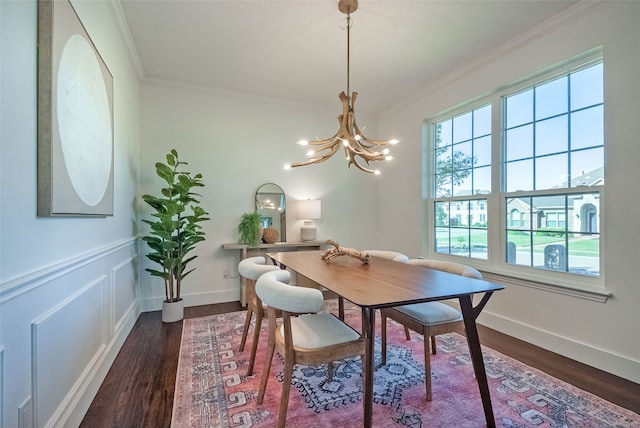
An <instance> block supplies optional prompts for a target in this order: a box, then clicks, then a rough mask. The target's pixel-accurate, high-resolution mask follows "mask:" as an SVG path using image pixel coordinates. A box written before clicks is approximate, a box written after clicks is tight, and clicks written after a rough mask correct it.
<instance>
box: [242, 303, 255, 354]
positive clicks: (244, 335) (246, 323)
mask: <svg viewBox="0 0 640 428" xmlns="http://www.w3.org/2000/svg"><path fill="white" fill-rule="evenodd" d="M252 316H253V306H252V305H251V302H249V305H248V306H247V316H246V318H245V320H244V328H243V329H242V339H241V340H240V352H242V351H244V345H245V343H246V342H247V336H248V334H249V326H250V325H251V317H252Z"/></svg>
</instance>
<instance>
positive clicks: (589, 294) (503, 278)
mask: <svg viewBox="0 0 640 428" xmlns="http://www.w3.org/2000/svg"><path fill="white" fill-rule="evenodd" d="M482 276H483V277H484V279H485V280H487V281H492V282H498V283H500V284H510V285H519V286H523V287H530V288H535V289H538V290H544V291H550V292H552V293H558V294H564V295H565V296H572V297H578V298H581V299H587V300H592V301H594V302H599V303H606V302H607V299H608V298H609V297H611V295H612V294H611V293H608V292H606V291H604V290H594V289H585V288H576V287H570V286H565V285H558V284H549V283H544V282H538V281H532V280H529V279H524V278H517V277H513V276H508V275H500V274H495V273H491V272H486V271H483V272H482Z"/></svg>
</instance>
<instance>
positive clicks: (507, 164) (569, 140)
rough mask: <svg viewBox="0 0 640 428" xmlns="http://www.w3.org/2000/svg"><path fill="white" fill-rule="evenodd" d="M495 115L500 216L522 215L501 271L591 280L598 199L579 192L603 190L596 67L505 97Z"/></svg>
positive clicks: (595, 270)
mask: <svg viewBox="0 0 640 428" xmlns="http://www.w3.org/2000/svg"><path fill="white" fill-rule="evenodd" d="M503 110H504V124H503V135H504V153H505V159H504V169H505V172H506V173H505V177H506V179H505V180H506V182H505V188H506V195H505V201H506V203H505V206H506V211H505V212H507V213H511V215H513V211H514V209H519V210H520V211H521V213H522V215H523V216H522V217H521V219H520V222H519V224H517V225H516V224H515V222H511V223H510V224H507V230H506V232H507V234H506V236H507V246H510V245H511V246H512V247H513V245H515V258H513V257H509V255H508V252H507V263H511V264H517V265H525V266H530V267H535V268H543V269H551V270H558V271H563V272H571V273H578V274H583V275H590V276H598V275H599V271H600V250H599V249H600V233H599V227H598V218H599V216H600V203H599V200H600V195H599V193H598V192H585V191H584V190H583V188H584V187H590V186H596V187H598V186H602V185H603V183H604V113H603V111H604V106H603V76H602V63H598V64H596V65H592V66H590V67H587V68H584V69H580V70H577V71H575V72H572V73H567V74H565V75H564V76H561V77H558V78H556V79H553V80H551V81H547V82H544V83H542V84H540V85H536V86H533V87H530V88H527V89H525V90H524V91H521V92H519V93H517V94H513V95H509V96H506V97H504V101H503ZM550 190H552V191H553V192H552V193H548V192H549V191H550ZM514 207H516V208H514ZM516 228H517V229H516Z"/></svg>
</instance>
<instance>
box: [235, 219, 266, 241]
mask: <svg viewBox="0 0 640 428" xmlns="http://www.w3.org/2000/svg"><path fill="white" fill-rule="evenodd" d="M261 226H262V216H261V215H260V213H259V212H258V211H254V212H251V213H244V214H242V217H240V224H239V225H238V232H240V243H242V244H247V245H249V246H250V247H257V246H258V244H259V243H260V241H261V240H262V228H261Z"/></svg>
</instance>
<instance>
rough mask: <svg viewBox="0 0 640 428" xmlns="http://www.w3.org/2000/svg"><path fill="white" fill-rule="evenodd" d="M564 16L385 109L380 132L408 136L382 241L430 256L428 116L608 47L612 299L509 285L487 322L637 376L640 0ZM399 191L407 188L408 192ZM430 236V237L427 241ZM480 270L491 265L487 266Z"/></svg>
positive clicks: (389, 193)
mask: <svg viewBox="0 0 640 428" xmlns="http://www.w3.org/2000/svg"><path fill="white" fill-rule="evenodd" d="M594 6H595V7H594ZM594 9H595V10H594ZM566 18H567V19H566V20H564V21H562V22H561V21H559V20H554V21H552V22H549V23H547V24H546V26H545V27H542V28H539V29H537V30H535V32H532V33H531V34H530V36H532V37H530V38H527V37H522V38H519V39H518V40H514V41H513V43H512V44H510V45H507V46H503V47H502V48H501V49H500V50H499V51H497V52H495V53H494V54H493V55H492V56H490V57H489V58H486V60H485V61H477V62H475V63H471V64H468V65H467V66H466V67H465V68H464V69H463V70H460V72H459V73H454V74H453V75H451V76H449V77H448V78H447V79H446V80H443V81H442V82H438V83H436V84H433V85H432V86H430V87H429V88H427V89H426V90H425V91H424V93H422V94H420V95H419V96H416V97H414V98H413V99H411V100H407V101H406V102H405V103H403V104H402V105H398V106H396V107H395V108H394V109H391V110H389V111H388V112H386V113H385V114H384V115H383V117H382V118H381V121H380V123H379V129H380V133H381V134H382V135H386V134H389V135H390V134H395V135H401V137H400V138H402V140H403V144H401V145H398V146H397V149H396V150H397V157H396V159H397V161H396V163H395V164H394V169H393V171H390V173H389V179H388V180H384V181H381V182H380V195H381V197H380V205H379V215H380V221H381V224H384V223H391V222H393V224H394V225H396V226H397V227H395V228H393V229H388V230H385V229H384V228H381V230H380V245H381V246H382V247H394V248H397V249H398V250H399V251H403V252H405V253H407V254H409V255H411V256H418V255H427V253H426V251H425V249H424V248H423V241H422V240H421V239H420V233H416V232H418V231H420V230H422V227H423V225H424V224H426V220H425V219H424V217H423V212H422V211H423V206H422V204H423V202H422V199H421V194H422V192H423V189H422V188H421V180H422V165H421V160H420V159H421V155H422V121H423V120H424V119H427V118H430V117H433V116H435V115H437V114H438V113H439V112H441V111H444V110H446V109H448V108H451V107H453V106H455V105H457V104H459V103H463V102H465V101H468V100H471V99H473V98H474V97H477V96H480V95H482V94H485V93H489V92H491V91H493V90H496V89H498V88H500V87H503V86H505V85H509V84H511V83H512V82H515V81H516V80H518V79H521V78H523V77H525V76H527V75H530V74H531V73H535V72H537V71H539V70H542V69H544V68H546V67H549V66H552V65H553V64H556V63H559V62H561V61H563V60H566V59H568V58H570V57H572V56H574V55H576V54H578V53H581V52H583V51H587V50H588V49H591V48H594V47H596V46H599V45H602V46H603V49H604V79H605V83H604V88H605V146H606V147H605V160H606V197H605V198H603V201H602V203H603V211H604V213H605V214H604V215H603V217H602V218H601V220H602V230H603V232H604V236H605V247H604V253H603V254H602V257H603V258H604V263H605V264H604V269H603V273H604V274H605V275H606V288H607V290H608V291H610V292H611V293H613V297H611V298H610V299H609V300H608V301H607V302H606V303H597V302H593V301H590V300H584V299H580V298H576V297H570V296H565V295H561V294H557V293H553V292H549V291H543V290H538V289H533V288H530V287H527V286H523V285H516V284H509V285H508V286H507V289H506V290H504V291H502V292H499V293H496V294H495V295H494V297H492V299H491V301H490V302H489V305H488V306H487V308H486V309H485V311H484V313H483V315H482V316H481V317H480V322H482V323H484V324H486V325H489V326H490V327H493V328H496V329H498V330H501V331H504V332H506V333H508V334H511V335H513V336H516V337H518V338H520V339H523V340H526V341H529V342H532V343H535V344H537V345H540V346H542V347H544V348H547V349H550V350H552V351H556V352H559V353H561V354H563V355H566V356H568V357H570V358H573V359H576V360H578V361H581V362H584V363H587V364H589V365H592V366H595V367H598V368H601V369H603V370H606V371H608V372H611V373H614V374H617V375H619V376H622V377H625V378H627V379H631V380H633V381H635V382H640V336H639V335H638V327H640V325H639V324H638V317H637V315H636V314H637V310H638V307H640V287H639V286H638V280H637V277H638V275H637V266H638V263H639V260H638V243H639V242H640V229H639V228H638V227H637V223H638V218H637V217H638V212H639V211H640V210H639V208H640V205H639V202H638V198H636V197H635V195H636V193H637V186H638V183H639V182H640V170H639V168H638V165H640V146H639V145H638V135H640V121H639V120H638V111H640V79H639V76H640V49H639V46H640V30H639V28H640V27H638V23H639V22H640V3H639V2H607V3H605V2H600V3H593V4H590V5H589V4H587V5H584V4H583V5H579V6H578V8H576V9H574V10H573V11H572V12H570V13H569V14H568V15H566ZM443 43H446V41H444V42H443ZM403 134H404V135H403ZM398 188H404V189H405V193H400V192H398V191H397V189H398ZM382 195H383V196H382ZM428 233H429V232H428V231H427V234H428ZM430 240H431V237H430V236H428V235H427V238H426V240H425V242H430ZM477 266H478V267H479V268H480V269H483V268H484V269H485V270H490V268H489V267H488V266H483V265H482V264H481V263H478V264H477Z"/></svg>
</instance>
